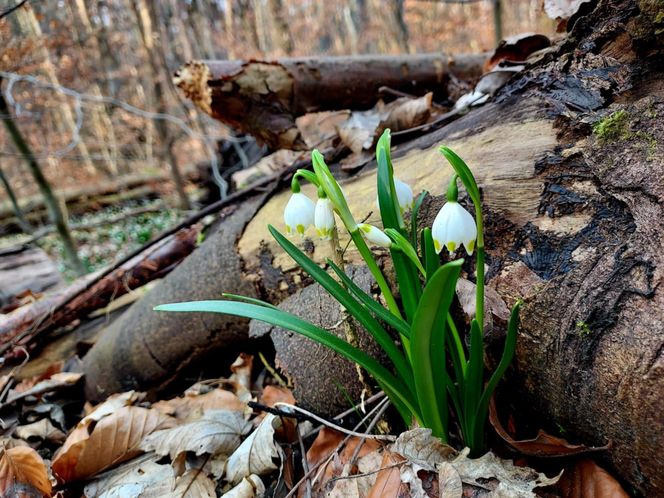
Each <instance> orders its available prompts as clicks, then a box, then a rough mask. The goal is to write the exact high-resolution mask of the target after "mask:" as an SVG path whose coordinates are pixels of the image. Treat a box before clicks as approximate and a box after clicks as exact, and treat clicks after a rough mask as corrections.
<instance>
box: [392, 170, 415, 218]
mask: <svg viewBox="0 0 664 498" xmlns="http://www.w3.org/2000/svg"><path fill="white" fill-rule="evenodd" d="M394 190H395V191H396V193H397V201H398V202H399V208H400V209H401V214H403V213H405V212H406V211H407V210H408V209H412V208H413V189H412V188H410V185H408V184H407V183H406V182H402V181H401V180H399V179H398V178H395V179H394Z"/></svg>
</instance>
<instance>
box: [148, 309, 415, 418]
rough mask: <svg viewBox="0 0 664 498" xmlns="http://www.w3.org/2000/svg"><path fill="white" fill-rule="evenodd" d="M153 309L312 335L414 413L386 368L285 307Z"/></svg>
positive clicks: (409, 400)
mask: <svg viewBox="0 0 664 498" xmlns="http://www.w3.org/2000/svg"><path fill="white" fill-rule="evenodd" d="M154 309H155V311H197V312H212V313H223V314H226V315H234V316H241V317H245V318H251V319H254V320H260V321H262V322H266V323H270V324H272V325H275V326H277V327H282V328H285V329H288V330H291V331H293V332H296V333H298V334H301V335H303V336H305V337H308V338H309V339H312V340H314V341H316V342H318V343H320V344H322V345H324V346H326V347H328V348H330V349H332V350H334V351H336V352H337V353H339V354H340V355H342V356H344V357H346V358H348V359H349V360H351V361H354V362H355V363H358V364H359V365H361V366H362V368H364V369H365V370H366V371H367V372H369V374H370V375H371V376H373V377H374V378H375V379H376V380H377V381H378V382H379V383H380V384H381V385H383V386H384V387H385V388H386V389H385V392H386V394H388V396H391V397H395V398H398V400H399V401H398V402H399V403H401V404H403V405H405V406H406V407H407V408H408V409H409V410H410V411H411V412H412V413H418V409H417V407H416V404H415V401H414V399H413V397H412V395H411V393H410V390H409V389H408V388H407V387H406V385H405V384H404V383H403V382H402V381H401V380H399V379H397V378H396V377H395V376H394V375H393V374H392V373H391V372H390V371H389V370H387V369H386V368H385V367H384V366H382V365H381V364H380V363H378V361H376V360H375V359H374V358H372V357H371V356H369V355H368V354H366V353H365V352H363V351H360V350H359V349H357V348H355V347H353V346H351V345H350V344H348V343H347V342H346V341H344V340H342V339H340V338H338V337H337V336H336V335H334V334H331V333H330V332H328V331H327V330H324V329H322V328H321V327H318V326H316V325H314V324H312V323H310V322H307V321H306V320H303V319H301V318H299V317H297V316H294V315H291V314H290V313H287V312H285V311H281V310H274V309H270V308H266V307H265V306H259V305H256V304H249V303H241V302H233V301H193V302H188V303H173V304H162V305H160V306H157V307H155V308H154Z"/></svg>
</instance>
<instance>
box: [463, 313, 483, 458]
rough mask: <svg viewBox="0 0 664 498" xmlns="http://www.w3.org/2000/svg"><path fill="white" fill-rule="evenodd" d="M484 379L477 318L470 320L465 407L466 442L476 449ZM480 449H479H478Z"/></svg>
mask: <svg viewBox="0 0 664 498" xmlns="http://www.w3.org/2000/svg"><path fill="white" fill-rule="evenodd" d="M483 380H484V338H483V337H482V331H481V330H480V326H479V323H478V321H477V320H476V319H473V321H472V322H470V358H469V359H468V366H467V368H466V381H465V385H464V402H463V408H464V413H465V415H466V424H467V425H466V441H465V442H466V444H467V445H468V447H469V448H470V449H471V452H473V453H474V452H475V451H476V446H475V444H476V443H477V441H475V437H474V436H475V431H474V429H475V421H476V412H477V406H478V404H479V399H480V396H481V395H482V386H483ZM477 451H479V450H477Z"/></svg>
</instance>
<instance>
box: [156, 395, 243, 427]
mask: <svg viewBox="0 0 664 498" xmlns="http://www.w3.org/2000/svg"><path fill="white" fill-rule="evenodd" d="M152 408H154V409H155V410H159V411H160V412H162V413H164V414H166V415H172V416H174V417H175V418H177V419H178V420H193V419H196V418H199V417H201V416H202V415H203V413H204V412H207V411H210V410H229V411H238V412H246V411H248V407H247V404H246V403H244V402H242V401H240V398H238V397H237V396H236V395H235V394H233V393H232V392H230V391H226V390H224V389H213V390H212V391H210V392H207V393H205V394H195V395H194V394H185V396H184V397H182V398H173V399H169V400H168V401H158V402H156V403H154V404H153V405H152Z"/></svg>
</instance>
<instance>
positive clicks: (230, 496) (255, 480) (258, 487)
mask: <svg viewBox="0 0 664 498" xmlns="http://www.w3.org/2000/svg"><path fill="white" fill-rule="evenodd" d="M264 494H265V485H264V484H263V481H261V478H260V477H258V476H257V475H255V474H252V475H250V476H249V477H245V478H244V479H242V480H241V481H240V483H239V484H238V485H237V486H235V487H234V488H233V489H231V490H230V491H228V492H227V493H224V498H254V497H261V496H263V495H264Z"/></svg>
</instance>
